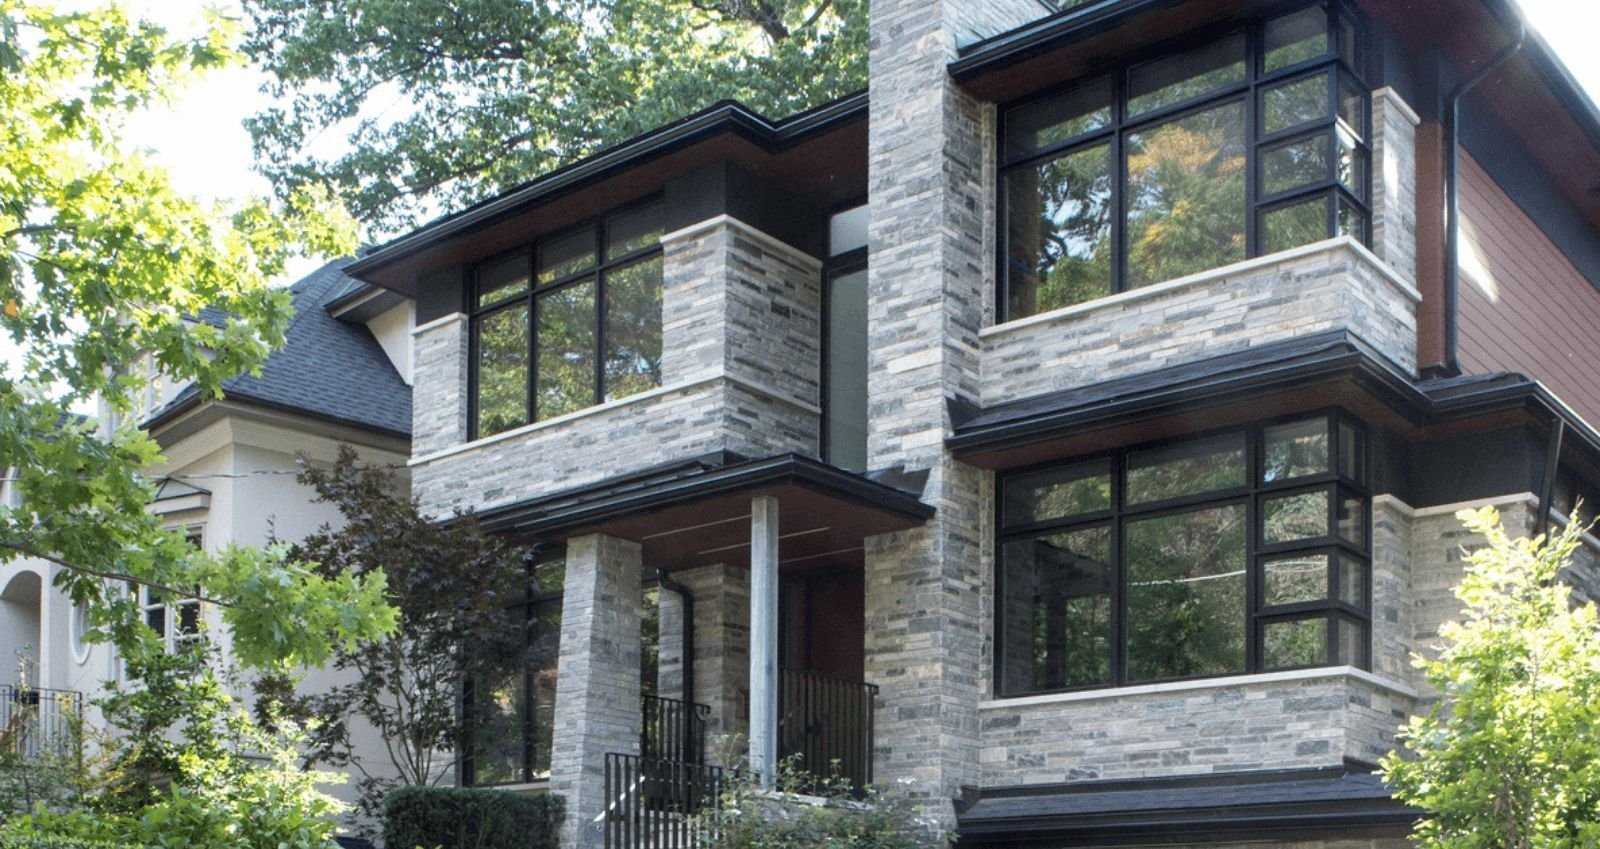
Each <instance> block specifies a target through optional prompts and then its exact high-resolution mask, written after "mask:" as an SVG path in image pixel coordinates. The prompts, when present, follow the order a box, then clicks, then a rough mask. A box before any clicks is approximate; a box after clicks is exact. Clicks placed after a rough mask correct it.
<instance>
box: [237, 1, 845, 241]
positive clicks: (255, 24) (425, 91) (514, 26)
mask: <svg viewBox="0 0 1600 849" xmlns="http://www.w3.org/2000/svg"><path fill="white" fill-rule="evenodd" d="M867 5H868V3H867V0H755V1H754V2H751V0H607V1H606V2H599V3H597V2H586V0H552V2H547V3H529V2H526V0H473V2H468V3H462V2H459V1H458V0H247V2H246V3H245V9H246V12H247V13H248V15H249V16H250V18H251V22H252V30H251V35H250V38H249V40H248V41H247V43H246V50H247V51H248V52H249V53H250V55H251V57H252V58H253V59H255V60H256V61H258V62H259V63H261V64H262V65H263V66H264V67H265V69H266V71H267V73H268V74H269V75H271V81H270V82H269V84H268V85H267V87H266V88H267V91H268V93H269V94H272V95H274V96H276V97H279V98H281V99H283V100H284V105H283V106H281V107H275V108H273V109H269V110H266V111H264V112H262V113H261V114H259V115H257V116H255V117H254V118H253V119H251V120H250V121H249V122H248V123H249V127H250V130H251V133H252V135H253V136H254V139H255V146H256V153H257V159H258V161H259V162H260V163H261V164H260V168H261V170H262V172H263V173H265V174H266V175H267V176H268V177H269V178H270V179H272V181H273V182H274V184H275V185H277V186H278V188H279V190H280V191H282V192H286V193H287V192H293V191H294V190H295V189H296V188H297V187H298V186H300V185H302V184H303V183H305V182H306V181H307V180H316V179H320V178H331V179H332V180H334V181H335V182H336V183H337V184H338V185H339V186H341V187H342V188H343V189H344V190H345V191H346V192H348V193H349V194H350V196H351V197H352V199H353V204H354V207H355V209H356V211H357V214H358V216H359V217H361V218H362V219H363V220H365V221H368V222H370V223H372V224H374V225H376V226H377V227H378V228H379V229H380V230H391V231H393V230H399V229H404V228H405V227H407V226H409V225H410V224H413V223H415V222H416V221H417V220H418V219H419V218H421V217H424V216H426V215H428V214H430V213H432V212H436V211H438V210H439V209H440V208H441V207H445V208H454V207H459V206H461V205H464V204H466V203H468V202H471V201H473V200H477V199H480V198H483V197H485V196H487V195H489V194H493V193H495V192H498V191H501V190H504V189H506V188H508V187H511V186H514V185H516V184H518V183H520V182H522V181H524V180H527V179H529V178H531V177H533V176H535V175H537V174H540V173H543V172H545V171H548V170H550V169H551V168H553V167H555V166H557V165H560V164H562V163H564V162H568V161H571V160H572V159H574V158H577V157H579V156H582V155H584V154H588V153H592V152H594V151H596V150H599V149H601V148H603V147H605V146H606V145H609V144H614V143H616V142H619V141H621V140H624V139H627V138H630V137H632V136H635V135H637V134H639V133H641V132H643V131H645V130H648V129H650V128H652V127H655V126H659V125H661V124H664V123H667V122H669V121H672V120H675V119H677V118H680V117H682V116H683V115H685V114H687V113H689V112H692V111H694V110H696V109H700V108H702V107H705V106H709V105H711V104H712V103H714V102H715V101H717V100H719V99H722V98H737V99H740V100H743V101H745V102H746V103H748V104H749V105H751V106H752V107H754V108H756V109H758V110H761V111H763V112H765V113H767V114H771V115H775V116H776V115H784V114H788V113H790V112H794V111H797V110H800V109H803V108H806V107H808V106H814V105H818V104H820V103H824V102H826V101H828V100H832V99H834V98H837V97H839V96H842V95H845V94H849V93H852V92H854V91H858V90H860V89H862V88H864V87H865V85H866V62H867V51H866V38H867ZM397 101H398V102H402V103H404V104H405V106H406V108H405V109H404V110H396V109H393V108H391V107H392V106H393V105H394V103H396V102H397ZM397 112H400V113H402V114H400V115H398V116H397V115H396V113H397ZM330 131H331V132H332V133H335V134H339V135H342V136H344V138H345V140H346V141H347V142H348V143H349V144H348V152H344V153H341V154H339V155H337V156H335V157H331V158H329V157H324V156H320V155H318V152H317V151H316V150H315V145H314V142H315V141H316V140H317V139H318V137H319V136H320V135H322V134H323V133H325V132H330Z"/></svg>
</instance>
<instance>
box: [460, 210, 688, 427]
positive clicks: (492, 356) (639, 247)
mask: <svg viewBox="0 0 1600 849" xmlns="http://www.w3.org/2000/svg"><path fill="white" fill-rule="evenodd" d="M661 220H662V219H661V204H660V203H659V202H656V201H651V202H647V203H643V204H638V205H634V206H630V207H627V208H624V209H621V210H618V211H615V212H612V213H611V214H609V215H604V216H601V217H599V218H596V219H594V220H593V221H590V222H587V223H584V224H582V225H579V226H578V227H575V228H571V229H568V230H563V231H561V232H558V233H554V234H551V235H549V236H546V237H543V238H541V239H539V240H537V241H535V242H534V243H533V245H531V246H529V247H528V248H524V249H522V250H518V251H515V252H513V253H510V254H507V255H504V256H501V257H498V258H496V259H492V260H489V261H487V262H484V263H481V264H480V265H479V266H478V267H477V269H476V271H475V273H474V275H473V285H472V292H471V296H472V392H471V404H470V407H471V410H470V417H471V436H472V438H478V437H484V436H490V435H492V434H495V433H499V432H500V431H504V430H508V429H510V428H514V427H517V426H519V425H524V424H528V423H530V422H537V421H543V420H545V419H549V418H553V417H555V416H560V415H564V414H566V413H571V412H575V411H577V410H581V409H583V408H584V407H589V406H593V405H595V404H599V403H602V402H605V401H614V400H617V399H619V398H626V397H628V396H630V395H636V394H638V393H640V392H644V391H647V390H650V389H654V388H656V387H658V386H660V385H661V286H662V278H661V274H662V271H661Z"/></svg>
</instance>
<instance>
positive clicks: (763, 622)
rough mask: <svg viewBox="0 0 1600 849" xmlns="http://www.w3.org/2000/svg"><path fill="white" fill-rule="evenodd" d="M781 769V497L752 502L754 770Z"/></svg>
mask: <svg viewBox="0 0 1600 849" xmlns="http://www.w3.org/2000/svg"><path fill="white" fill-rule="evenodd" d="M777 767H778V499H776V498H773V497H771V496H760V497H758V498H754V499H751V501H750V768H751V769H753V770H755V771H756V773H757V774H759V775H760V776H761V784H762V786H764V787H771V786H772V783H773V778H774V776H775V773H776V772H777Z"/></svg>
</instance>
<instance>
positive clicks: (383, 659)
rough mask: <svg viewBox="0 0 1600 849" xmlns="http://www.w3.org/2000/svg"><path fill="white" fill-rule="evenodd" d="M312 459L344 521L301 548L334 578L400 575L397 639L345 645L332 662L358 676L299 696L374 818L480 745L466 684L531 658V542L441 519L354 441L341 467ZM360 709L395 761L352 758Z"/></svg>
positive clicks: (314, 746)
mask: <svg viewBox="0 0 1600 849" xmlns="http://www.w3.org/2000/svg"><path fill="white" fill-rule="evenodd" d="M302 469H303V470H302V472H301V474H300V477H299V480H300V482H301V483H303V484H305V485H307V486H310V487H312V488H313V489H314V490H315V491H316V493H317V500H318V501H319V502H322V503H327V504H332V505H334V506H336V507H337V508H338V509H339V513H340V515H341V516H342V517H343V519H344V524H343V526H342V527H340V528H338V529H337V530H336V529H334V528H333V527H331V526H324V527H323V528H321V529H320V530H318V531H317V532H316V533H314V534H312V535H311V536H309V537H307V538H306V539H305V540H303V541H302V542H300V543H298V544H296V545H295V546H294V547H293V548H292V549H291V551H290V553H291V556H293V557H296V558H299V559H304V560H307V561H312V562H316V563H318V564H320V565H319V566H318V570H319V572H320V574H322V575H325V576H327V577H329V578H330V579H331V578H332V577H333V576H334V575H338V574H349V575H354V576H357V577H360V576H363V575H371V574H376V573H378V570H379V569H380V568H381V569H382V570H384V572H386V573H387V575H388V576H389V578H390V580H389V582H388V584H387V587H388V593H389V594H388V599H389V602H390V603H391V604H393V605H394V607H395V608H396V609H397V610H398V611H399V612H400V619H399V628H398V630H397V633H396V636H394V637H393V638H391V639H388V640H384V641H374V640H362V641H359V642H356V643H353V644H349V645H344V646H340V647H338V648H337V649H336V650H335V652H334V655H333V658H332V660H331V662H330V663H329V668H330V669H333V670H338V671H344V672H350V673H354V674H353V675H351V676H348V677H347V678H346V679H345V680H344V682H343V683H339V684H336V685H335V686H333V687H331V688H329V689H327V690H325V691H322V692H317V693H313V694H310V695H308V696H306V697H304V698H301V699H293V700H292V701H294V702H295V703H296V704H297V707H298V709H299V710H298V711H297V712H298V713H300V714H301V715H303V716H305V717H307V718H309V719H310V720H312V722H311V727H312V733H311V735H310V742H311V747H310V756H311V760H313V761H315V762H322V763H326V764H328V765H331V766H334V767H338V768H341V769H349V770H351V771H352V772H353V773H354V774H355V775H356V776H357V783H358V785H359V786H360V790H361V799H360V803H359V805H358V809H359V810H360V811H361V812H362V813H364V814H367V815H369V816H371V817H374V818H376V817H377V816H379V815H381V813H382V811H383V797H384V794H385V793H387V791H388V790H389V789H391V788H392V787H395V786H399V785H428V784H435V783H437V782H438V781H440V780H441V779H448V778H450V777H451V776H452V775H453V771H452V769H451V767H453V766H454V764H455V761H456V758H457V757H458V756H459V754H460V753H461V751H462V749H463V748H465V747H467V746H468V745H470V743H471V740H469V739H463V738H462V736H461V733H460V732H461V728H460V722H459V720H458V718H457V715H456V705H457V700H458V698H459V696H460V694H461V692H462V689H463V687H464V686H465V684H466V683H467V682H469V681H483V680H488V679H492V678H497V677H501V676H502V675H503V674H504V673H506V672H508V671H512V670H516V669H520V668H521V662H522V659H523V655H524V653H525V652H526V647H527V639H526V633H525V629H526V628H527V611H526V609H525V607H524V606H522V604H521V602H523V600H524V596H523V594H522V593H523V591H524V590H525V587H526V581H527V580H528V579H529V573H528V570H527V567H526V565H525V564H526V561H527V557H528V552H527V551H526V550H525V549H523V548H521V547H518V546H516V545H513V544H510V543H508V542H506V541H505V540H504V539H503V538H500V537H496V536H491V535H489V534H487V533H485V532H484V531H483V530H482V529H481V528H480V527H479V526H478V524H477V522H476V521H474V520H473V519H472V518H471V517H470V516H465V517H458V518H457V519H456V520H455V521H453V522H448V523H443V524H441V523H438V522H435V521H433V520H432V519H430V518H428V517H426V516H424V515H423V514H422V512H421V510H420V509H419V508H418V506H417V503H416V502H415V501H414V500H411V499H410V498H408V497H406V495H405V494H404V493H405V487H404V485H403V484H401V483H400V482H398V481H397V480H396V478H395V474H394V472H392V471H390V470H389V469H387V468H374V467H364V466H362V465H360V463H359V458H358V457H357V455H356V453H355V451H354V450H353V449H351V448H350V447H348V446H345V447H342V448H341V449H340V451H339V456H338V460H337V462H336V463H335V464H334V466H333V467H332V468H327V469H324V468H318V467H316V466H313V465H310V464H309V463H304V464H302ZM278 686H279V688H280V689H279V690H278V692H279V693H282V692H283V690H282V689H281V688H282V682H278ZM357 718H359V719H361V720H364V721H365V722H367V723H369V724H370V725H371V726H372V727H373V728H375V729H376V730H377V731H378V732H379V734H380V735H381V736H382V737H383V739H384V742H385V744H386V746H387V753H388V756H389V763H388V764H386V765H383V766H386V767H387V769H382V770H376V769H374V767H376V766H379V765H377V764H370V763H363V762H362V761H360V760H359V759H357V758H355V757H354V755H355V752H354V746H353V742H352V739H351V732H352V730H353V729H352V721H353V720H355V719H357Z"/></svg>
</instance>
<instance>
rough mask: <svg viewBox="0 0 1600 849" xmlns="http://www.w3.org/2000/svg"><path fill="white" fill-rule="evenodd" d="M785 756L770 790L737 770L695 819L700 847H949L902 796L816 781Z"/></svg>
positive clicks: (947, 836) (935, 827)
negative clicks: (715, 800) (711, 804)
mask: <svg viewBox="0 0 1600 849" xmlns="http://www.w3.org/2000/svg"><path fill="white" fill-rule="evenodd" d="M796 763H797V762H796V761H795V760H793V759H790V760H786V761H785V762H783V763H782V764H780V765H779V767H778V781H777V787H776V789H774V790H766V789H763V788H762V787H761V785H760V784H759V783H758V782H757V781H756V780H755V778H754V776H753V775H752V774H751V773H749V772H747V771H740V772H737V773H734V774H732V775H731V777H729V778H728V779H727V782H726V784H725V785H724V787H723V792H722V796H721V798H720V799H719V800H718V802H719V804H718V805H717V807H716V808H715V809H712V810H709V811H707V812H705V813H703V814H700V815H698V816H696V817H695V818H694V821H693V828H694V830H695V831H696V833H697V834H698V841H697V845H699V846H700V847H702V849H789V847H796V846H805V847H814V849H943V847H946V846H948V845H949V841H951V840H953V839H954V838H955V835H953V834H950V833H948V832H943V831H942V830H941V829H940V826H939V823H938V822H936V821H934V820H932V819H930V818H928V817H926V816H925V815H924V812H923V811H922V809H921V808H919V807H918V806H917V804H916V803H915V802H914V801H913V800H911V799H910V798H908V797H907V796H906V795H905V794H904V793H900V792H896V791H895V790H893V789H891V790H888V791H879V790H877V789H871V788H869V789H867V790H864V791H862V790H859V789H858V788H853V787H851V786H850V782H849V781H847V780H845V779H842V778H839V777H834V778H832V779H820V780H819V779H818V777H817V776H813V775H809V774H807V773H805V772H803V771H801V770H799V769H798V768H797V767H796Z"/></svg>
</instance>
